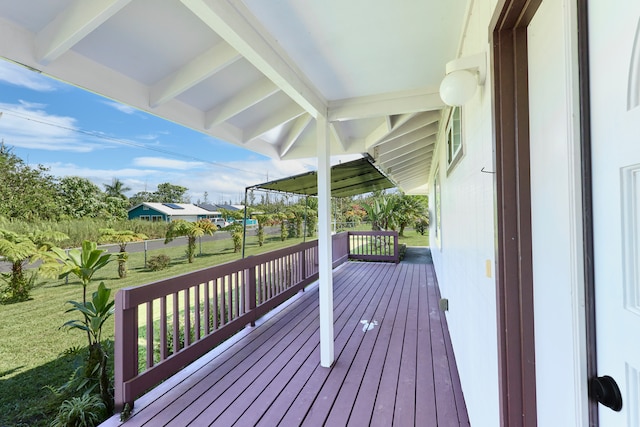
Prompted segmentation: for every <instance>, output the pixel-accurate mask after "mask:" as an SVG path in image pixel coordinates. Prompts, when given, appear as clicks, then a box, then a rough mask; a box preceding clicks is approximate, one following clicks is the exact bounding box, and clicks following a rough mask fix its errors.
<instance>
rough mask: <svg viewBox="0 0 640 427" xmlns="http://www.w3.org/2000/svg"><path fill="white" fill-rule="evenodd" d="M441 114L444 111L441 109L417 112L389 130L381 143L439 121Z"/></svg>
mask: <svg viewBox="0 0 640 427" xmlns="http://www.w3.org/2000/svg"><path fill="white" fill-rule="evenodd" d="M441 114H442V113H441V112H440V111H428V112H425V113H421V114H416V115H415V116H413V117H412V118H411V119H410V120H408V121H407V122H405V123H403V124H402V125H401V126H396V127H395V128H394V129H393V130H392V131H391V132H389V135H387V136H386V137H385V138H384V139H382V140H381V141H379V143H385V142H389V141H391V140H394V139H396V138H399V137H401V136H402V135H406V134H408V133H411V132H413V131H415V130H417V129H420V128H421V127H424V126H428V125H430V124H432V123H437V122H438V121H439V120H440V116H441Z"/></svg>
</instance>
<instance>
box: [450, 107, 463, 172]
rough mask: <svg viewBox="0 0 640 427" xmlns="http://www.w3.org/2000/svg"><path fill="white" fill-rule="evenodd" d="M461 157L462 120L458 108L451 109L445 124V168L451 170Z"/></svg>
mask: <svg viewBox="0 0 640 427" xmlns="http://www.w3.org/2000/svg"><path fill="white" fill-rule="evenodd" d="M461 156H462V119H461V112H460V107H453V108H452V109H451V115H450V116H449V123H448V124H447V166H448V167H449V168H451V167H452V166H453V165H455V164H456V163H457V162H458V160H460V157H461Z"/></svg>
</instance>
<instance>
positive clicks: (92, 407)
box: [51, 394, 106, 427]
mask: <svg viewBox="0 0 640 427" xmlns="http://www.w3.org/2000/svg"><path fill="white" fill-rule="evenodd" d="M105 414H106V407H105V405H104V402H102V399H101V398H100V396H98V395H95V394H84V395H82V396H80V397H73V398H71V399H70V400H65V401H64V402H63V403H62V405H60V409H59V411H58V415H57V416H56V418H55V419H54V420H53V422H52V423H51V427H94V426H97V425H98V424H100V422H101V421H102V420H103V419H104V418H105Z"/></svg>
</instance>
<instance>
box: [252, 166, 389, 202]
mask: <svg viewBox="0 0 640 427" xmlns="http://www.w3.org/2000/svg"><path fill="white" fill-rule="evenodd" d="M394 187H395V184H394V183H393V182H392V181H391V180H390V179H389V178H388V177H387V176H386V175H385V174H384V173H383V172H382V171H381V170H380V169H378V168H377V167H376V166H375V165H374V164H373V162H372V161H371V159H370V158H369V157H363V158H361V159H357V160H353V161H350V162H346V163H340V164H337V165H334V166H332V167H331V196H332V197H349V196H355V195H358V194H364V193H370V192H372V191H377V190H386V189H389V188H394ZM247 190H269V191H278V192H281V193H289V194H300V195H307V196H317V195H318V172H317V171H313V172H306V173H303V174H300V175H295V176H290V177H287V178H282V179H278V180H275V181H269V182H265V183H263V184H257V185H253V186H251V187H247Z"/></svg>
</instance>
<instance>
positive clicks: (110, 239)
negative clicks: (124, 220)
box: [99, 228, 147, 279]
mask: <svg viewBox="0 0 640 427" xmlns="http://www.w3.org/2000/svg"><path fill="white" fill-rule="evenodd" d="M145 239H147V236H146V235H144V234H142V233H136V232H135V231H131V230H114V229H113V228H102V229H100V239H99V240H100V242H101V243H116V244H118V245H119V246H120V253H119V255H118V277H120V278H121V279H124V278H125V277H127V258H128V254H127V243H131V242H141V241H143V240H145Z"/></svg>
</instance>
